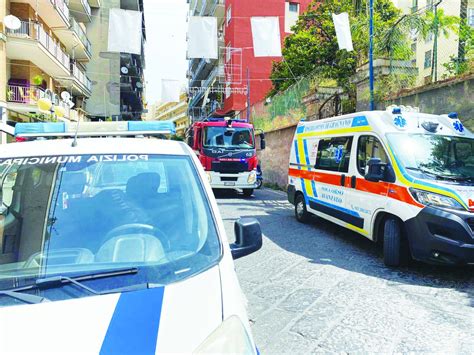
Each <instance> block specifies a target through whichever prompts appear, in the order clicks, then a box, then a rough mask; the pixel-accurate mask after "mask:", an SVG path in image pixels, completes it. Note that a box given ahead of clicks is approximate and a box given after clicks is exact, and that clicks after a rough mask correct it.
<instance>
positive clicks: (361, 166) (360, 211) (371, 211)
mask: <svg viewBox="0 0 474 355" xmlns="http://www.w3.org/2000/svg"><path fill="white" fill-rule="evenodd" d="M352 157H353V159H352V164H351V166H350V169H349V177H348V179H347V181H346V186H347V199H346V203H347V208H348V209H350V210H352V211H354V212H355V213H356V214H357V215H358V216H359V217H360V220H361V221H363V223H360V224H359V225H356V226H353V228H352V229H354V230H356V231H358V232H360V233H362V234H364V235H365V236H367V237H369V238H371V230H370V228H371V225H372V221H373V218H374V216H375V214H376V212H377V211H379V210H383V209H385V208H386V203H387V194H388V189H389V183H388V182H385V181H379V182H371V181H368V180H366V179H365V178H364V176H365V173H366V169H367V163H368V161H369V160H370V159H371V158H379V159H380V160H381V161H382V163H390V161H389V159H388V156H387V154H386V151H385V149H384V147H383V145H382V143H381V141H380V140H379V139H378V138H377V137H376V136H375V135H372V134H361V135H359V136H358V137H355V139H354V152H353V155H352ZM371 239H372V238H371Z"/></svg>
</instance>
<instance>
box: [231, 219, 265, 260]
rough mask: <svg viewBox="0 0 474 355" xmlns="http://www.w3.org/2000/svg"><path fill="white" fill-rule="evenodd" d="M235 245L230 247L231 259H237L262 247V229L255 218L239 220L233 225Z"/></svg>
mask: <svg viewBox="0 0 474 355" xmlns="http://www.w3.org/2000/svg"><path fill="white" fill-rule="evenodd" d="M234 233H235V243H233V244H231V245H230V250H231V252H232V257H233V258H234V260H235V259H239V258H241V257H243V256H247V255H249V254H252V253H254V252H256V251H257V250H259V249H260V248H261V247H262V229H261V228H260V223H259V222H258V221H257V220H256V219H255V218H241V219H239V220H238V221H236V222H235V224H234Z"/></svg>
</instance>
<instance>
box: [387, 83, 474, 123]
mask: <svg viewBox="0 0 474 355" xmlns="http://www.w3.org/2000/svg"><path fill="white" fill-rule="evenodd" d="M384 104H385V106H389V105H392V104H398V105H405V106H414V107H419V108H420V111H421V112H425V113H436V114H443V113H444V114H446V113H449V112H458V113H459V117H460V118H461V121H462V122H463V123H464V124H465V125H466V126H467V127H468V128H469V129H471V130H474V74H471V75H467V76H465V77H461V78H454V79H448V80H444V81H441V82H437V83H434V84H429V85H425V86H422V87H420V88H416V89H413V90H410V91H406V92H402V93H400V94H398V95H397V96H396V97H394V98H392V99H391V100H389V101H387V102H385V103H384Z"/></svg>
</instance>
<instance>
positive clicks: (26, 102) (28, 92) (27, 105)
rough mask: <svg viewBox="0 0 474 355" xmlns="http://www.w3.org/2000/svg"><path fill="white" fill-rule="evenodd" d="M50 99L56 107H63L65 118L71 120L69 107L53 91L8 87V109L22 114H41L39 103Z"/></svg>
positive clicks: (17, 86)
mask: <svg viewBox="0 0 474 355" xmlns="http://www.w3.org/2000/svg"><path fill="white" fill-rule="evenodd" d="M42 98H49V99H50V100H51V102H52V103H53V105H54V106H59V107H62V108H63V109H64V110H63V111H64V112H65V116H64V117H65V118H69V114H70V108H69V105H68V104H67V103H66V102H64V101H62V100H61V99H60V98H59V96H58V95H57V94H55V93H53V92H52V91H51V90H43V89H42V88H40V87H38V86H21V85H7V102H8V108H9V109H11V110H13V111H16V112H20V113H25V114H29V113H40V111H39V109H38V107H37V103H38V100H39V99H42Z"/></svg>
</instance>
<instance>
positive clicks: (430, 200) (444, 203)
mask: <svg viewBox="0 0 474 355" xmlns="http://www.w3.org/2000/svg"><path fill="white" fill-rule="evenodd" d="M410 192H411V194H412V195H413V197H414V198H415V200H417V201H418V202H419V203H421V204H422V205H425V206H434V207H441V208H449V209H454V210H465V208H464V207H463V206H462V205H461V204H460V203H459V202H458V201H456V200H455V199H454V198H452V197H448V196H444V195H439V194H436V193H433V192H428V191H424V190H418V189H410Z"/></svg>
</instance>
